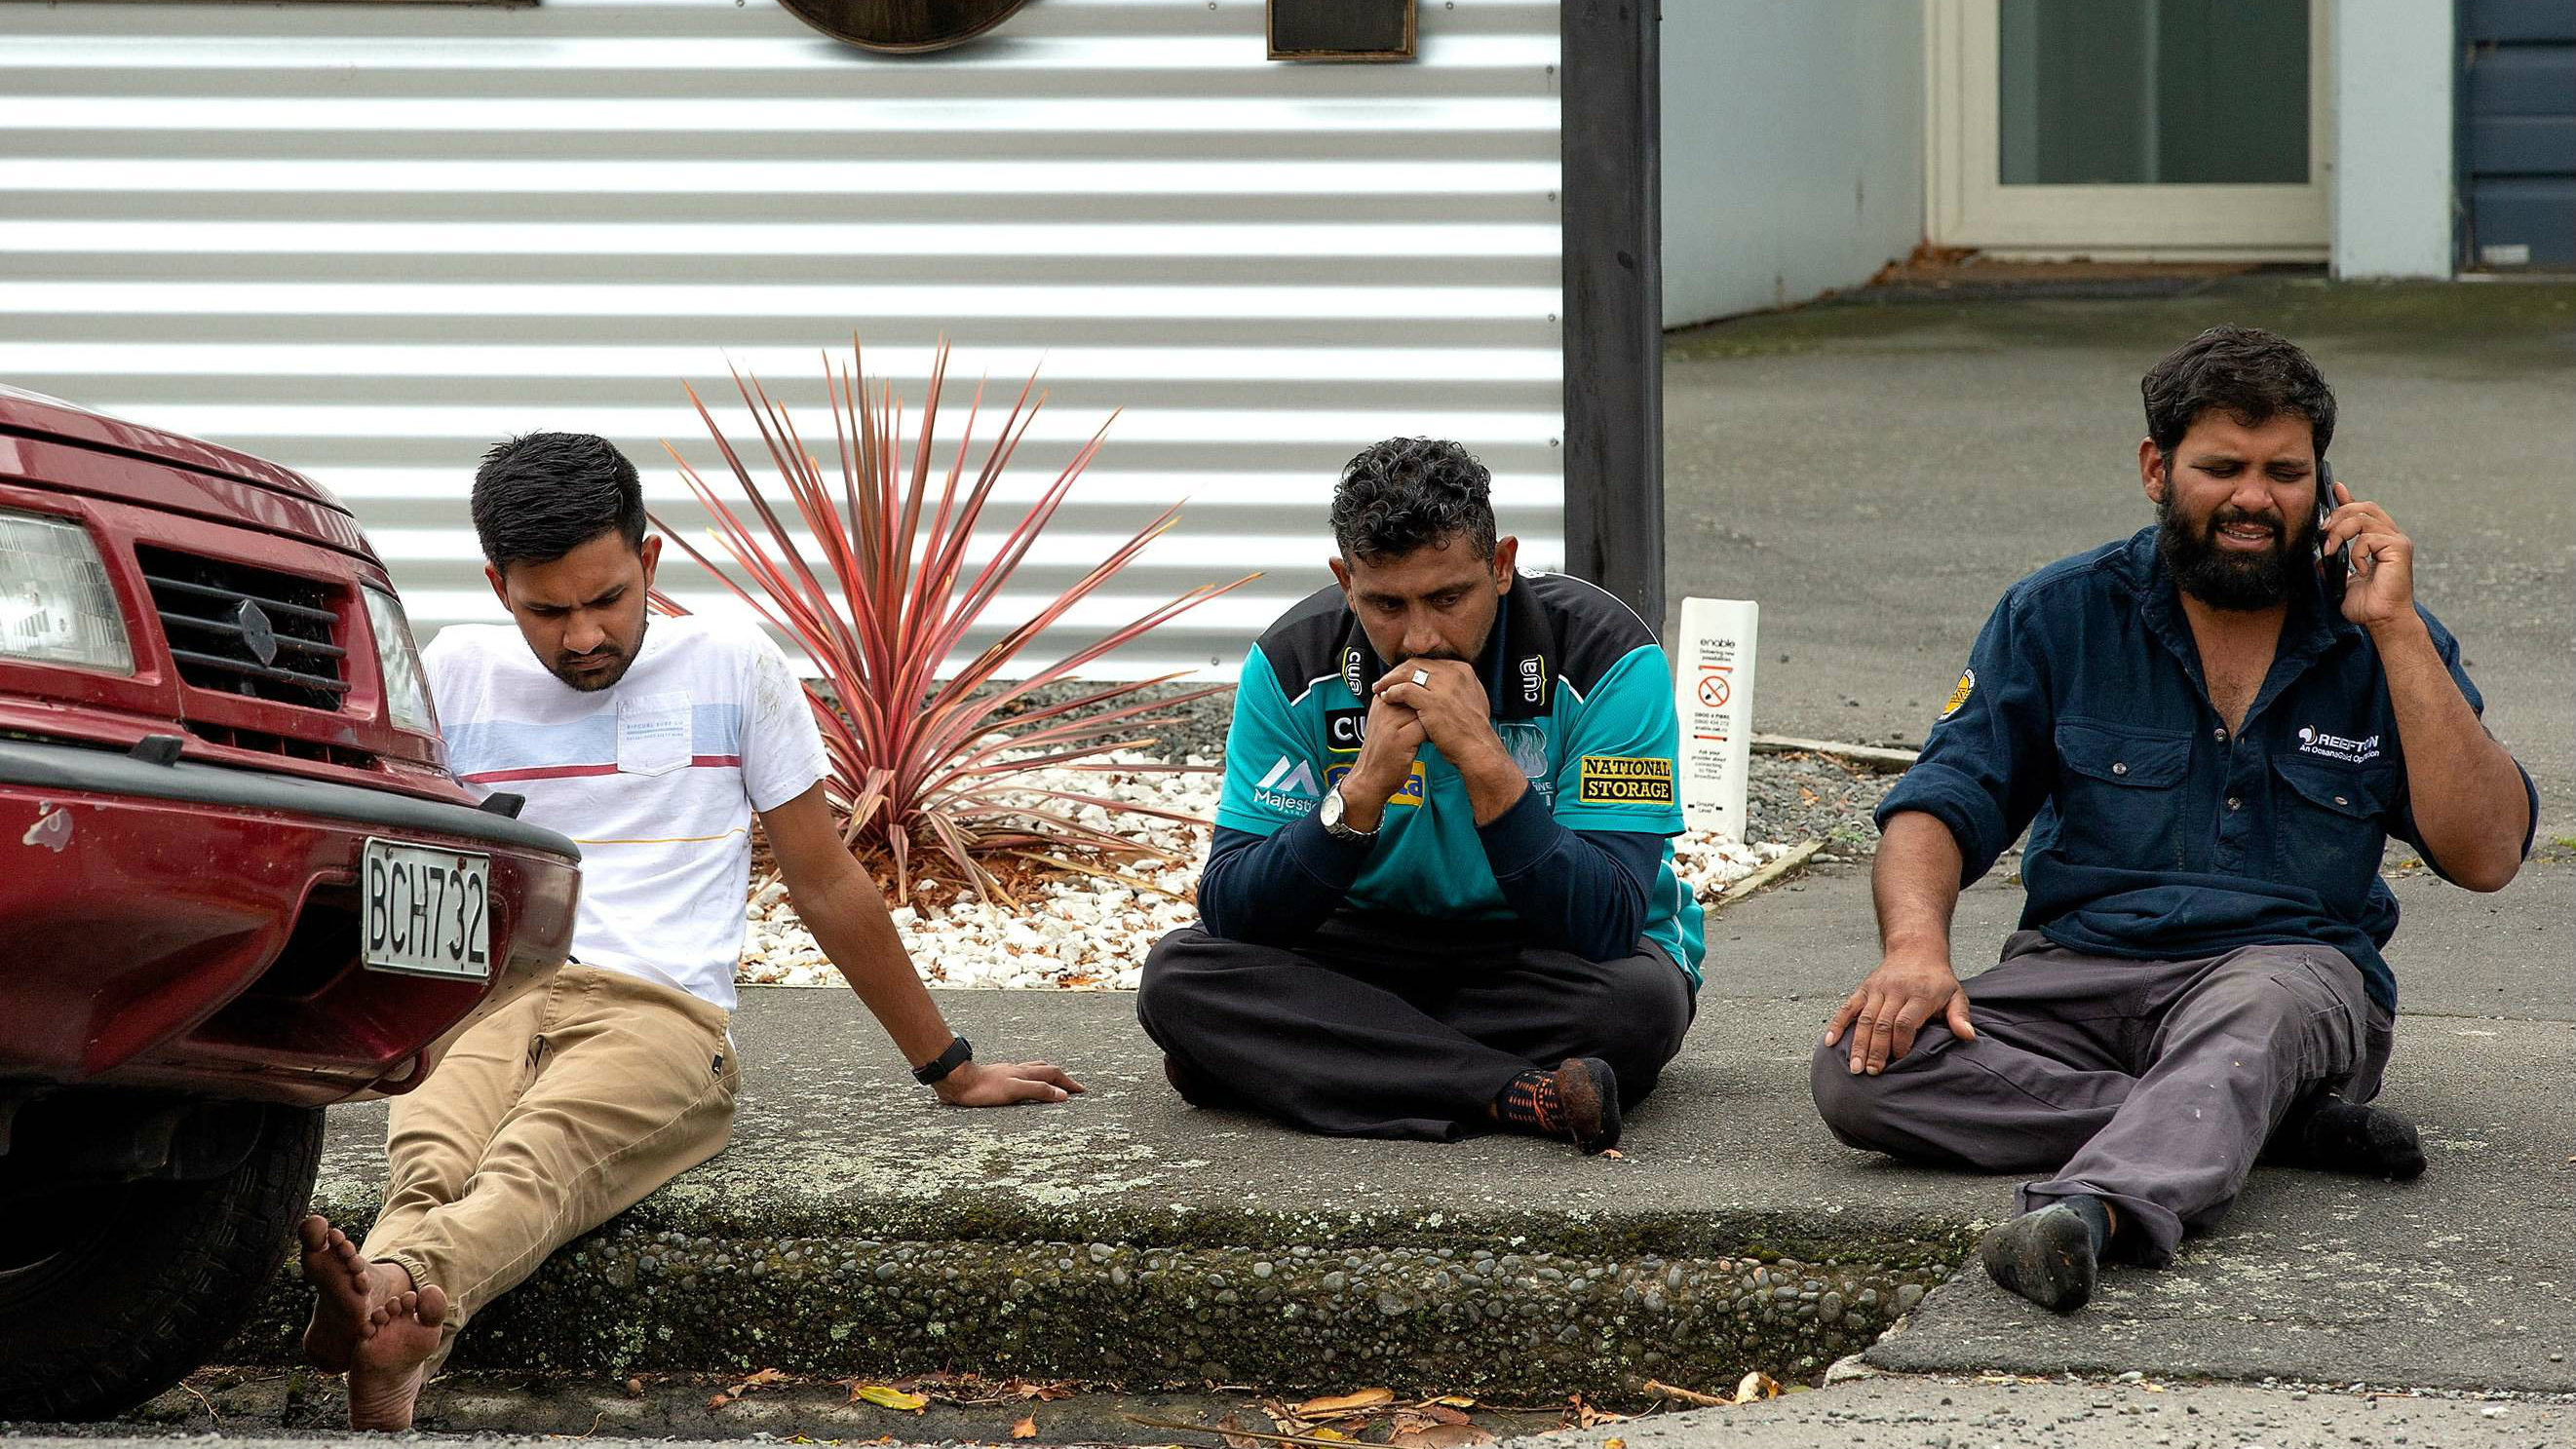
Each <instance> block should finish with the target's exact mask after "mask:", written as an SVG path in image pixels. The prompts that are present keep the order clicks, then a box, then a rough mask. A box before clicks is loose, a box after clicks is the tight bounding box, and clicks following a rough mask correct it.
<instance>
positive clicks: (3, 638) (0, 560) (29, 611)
mask: <svg viewBox="0 0 2576 1449" xmlns="http://www.w3.org/2000/svg"><path fill="white" fill-rule="evenodd" d="M0 658H7V659H24V660H30V661H32V662H34V663H37V664H72V665H78V666H79V667H81V668H84V669H105V670H109V671H112V672H114V673H117V674H132V673H133V672H134V649H133V646H132V645H130V644H129V643H127V642H126V637H125V612H124V610H122V609H120V608H118V607H117V603H116V589H115V588H114V586H112V585H110V584H109V583H108V581H107V567H106V565H104V564H102V563H100V562H99V558H98V545H96V544H94V543H92V542H90V537H89V531H88V530H87V529H85V528H82V527H81V526H80V525H79V524H77V523H75V522H73V521H71V520H70V519H67V518H55V517H51V516H49V515H46V514H41V513H17V512H9V511H0Z"/></svg>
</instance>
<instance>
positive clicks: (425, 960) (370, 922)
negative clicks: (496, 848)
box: [358, 840, 492, 981]
mask: <svg viewBox="0 0 2576 1449" xmlns="http://www.w3.org/2000/svg"><path fill="white" fill-rule="evenodd" d="M364 877H365V879H364V881H363V885H364V890H363V891H362V895H363V896H364V898H365V901H366V908H365V910H364V911H363V912H361V913H360V922H359V931H360V934H359V952H358V959H359V961H360V962H361V963H363V964H364V965H366V966H367V967H368V968H370V969H371V970H376V971H396V972H401V973H403V974H405V975H411V976H461V977H465V978H467V979H469V980H473V981H482V980H486V979H488V978H489V977H490V976H491V975H492V858H491V857H490V856H487V855H470V854H467V853H465V852H463V851H455V850H439V849H435V848H433V847H430V846H425V845H402V844H398V843H397V842H394V841H391V840H369V841H368V842H367V849H366V856H365V867H364Z"/></svg>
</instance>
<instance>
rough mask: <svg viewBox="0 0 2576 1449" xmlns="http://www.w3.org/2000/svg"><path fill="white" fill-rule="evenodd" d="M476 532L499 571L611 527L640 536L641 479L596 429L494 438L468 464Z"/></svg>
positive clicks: (547, 556) (637, 544) (635, 541)
mask: <svg viewBox="0 0 2576 1449" xmlns="http://www.w3.org/2000/svg"><path fill="white" fill-rule="evenodd" d="M473 513H474V536H475V538H476V539H478V540H480V541H481V542H482V545H483V556H484V557H485V558H487V559H489V560H491V561H492V567H494V568H496V569H500V570H501V571H503V572H504V573H506V572H508V571H509V568H510V565H512V564H514V563H551V562H553V561H554V560H556V559H559V558H562V557H563V556H564V555H565V554H568V553H570V552H572V551H573V550H574V549H576V548H579V547H581V546H582V545H583V544H585V543H588V542H590V541H591V540H592V539H594V538H597V537H599V536H600V535H601V534H603V533H606V532H608V531H609V530H610V529H615V530H617V532H618V533H619V534H621V535H623V536H624V538H625V539H626V543H627V546H628V547H630V548H641V547H642V546H643V544H644V484H643V482H642V480H640V479H638V478H637V477H636V476H635V465H634V464H633V463H630V462H628V461H627V460H626V455H625V454H624V453H621V452H619V451H617V447H616V445H615V444H613V443H611V442H609V441H608V440H607V439H606V438H603V437H600V436H599V435H597V434H596V433H529V434H526V435H525V436H522V437H516V438H512V439H511V440H509V441H508V442H506V443H500V444H496V445H494V447H493V449H492V451H490V452H488V453H485V454H484V455H483V466H482V467H480V468H477V469H475V470H474V502H473Z"/></svg>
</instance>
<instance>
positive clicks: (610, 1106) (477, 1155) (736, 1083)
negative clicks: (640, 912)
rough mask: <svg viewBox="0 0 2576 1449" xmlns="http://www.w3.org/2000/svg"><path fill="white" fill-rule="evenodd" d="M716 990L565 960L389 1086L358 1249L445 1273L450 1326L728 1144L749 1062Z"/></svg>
mask: <svg viewBox="0 0 2576 1449" xmlns="http://www.w3.org/2000/svg"><path fill="white" fill-rule="evenodd" d="M726 1021H727V1016H726V1013H725V1012H724V1011H723V1010H722V1009H721V1008H719V1007H717V1006H714V1005H712V1004H711V1003H708V1002H705V1001H702V1000H700V999H698V998H697V997H695V996H691V995H690V994H688V993H687V992H685V991H680V990H677V989H675V988H673V987H669V986H664V985H660V984H658V983H655V982H650V981H645V980H642V979H640V978H637V977H633V976H628V975H625V974H623V973H620V972H615V971H608V970H603V969H601V968H598V967H595V966H583V965H579V964H576V963H567V964H566V965H565V966H564V967H563V969H562V970H561V971H560V972H558V973H557V974H556V976H555V978H554V980H553V982H552V983H551V984H550V985H548V986H546V987H545V988H543V989H541V990H534V991H530V992H528V993H527V994H526V995H524V996H522V997H521V998H520V999H518V1000H517V1001H514V1002H512V1003H511V1004H510V1005H508V1006H506V1007H504V1008H502V1009H501V1010H500V1011H497V1012H495V1013H493V1014H492V1015H491V1016H490V1017H487V1018H486V1019H484V1020H483V1021H481V1022H479V1023H477V1024H476V1025H475V1026H474V1028H473V1029H472V1030H470V1031H468V1032H467V1033H466V1034H465V1035H464V1036H462V1037H459V1038H458V1039H457V1041H456V1044H455V1045H454V1047H452V1048H451V1049H450V1050H449V1052H448V1054H447V1057H446V1059H445V1060H443V1061H441V1062H440V1063H439V1064H438V1066H437V1069H436V1070H434V1071H432V1072H431V1073H430V1075H429V1079H428V1080H427V1081H425V1082H423V1083H421V1085H420V1086H419V1088H418V1089H416V1090H414V1091H412V1092H410V1093H407V1094H405V1095H403V1096H400V1097H396V1098H394V1099H393V1117H392V1121H391V1123H390V1125H389V1126H388V1128H387V1131H386V1136H385V1155H386V1156H387V1158H389V1159H390V1161H391V1166H392V1172H391V1175H390V1177H389V1178H388V1180H387V1181H386V1184H385V1205H384V1210H383V1211H382V1212H380V1213H378V1214H377V1215H376V1223H375V1226H374V1227H373V1228H372V1229H370V1230H369V1231H368V1233H367V1241H366V1243H365V1245H364V1246H363V1247H362V1248H361V1249H360V1251H361V1252H362V1253H363V1254H364V1255H365V1256H366V1257H367V1259H368V1260H369V1261H371V1262H377V1261H382V1262H392V1263H398V1264H400V1265H401V1266H402V1268H403V1270H404V1271H406V1272H408V1273H410V1274H411V1277H412V1281H413V1282H414V1283H418V1284H430V1283H435V1284H437V1285H439V1286H440V1287H442V1288H445V1289H446V1290H447V1294H448V1302H449V1303H450V1305H452V1306H451V1307H450V1308H449V1310H448V1314H447V1332H446V1334H445V1335H444V1336H443V1337H442V1339H441V1341H440V1343H439V1348H438V1353H437V1355H436V1357H434V1358H433V1359H432V1360H431V1361H430V1367H431V1369H432V1371H433V1372H434V1371H435V1370H436V1369H437V1367H438V1365H439V1364H441V1363H443V1362H445V1361H446V1358H447V1355H448V1353H449V1351H450V1350H451V1349H453V1348H454V1347H455V1344H456V1332H457V1330H458V1329H460V1328H462V1327H463V1326H464V1325H465V1322H466V1320H468V1319H469V1318H471V1317H473V1316H474V1314H475V1313H476V1312H478V1311H480V1310H481V1309H482V1308H483V1306H484V1305H486V1304H488V1303H490V1302H491V1301H492V1300H493V1299H495V1298H497V1297H499V1296H500V1295H501V1294H503V1293H505V1292H508V1291H509V1290H510V1289H511V1288H513V1287H515V1286H516V1285H517V1284H518V1283H519V1282H520V1281H521V1280H522V1279H524V1278H526V1277H527V1276H528V1275H529V1274H530V1273H533V1272H535V1271H536V1270H537V1266H538V1265H539V1264H541V1263H543V1262H544V1261H545V1260H546V1256H547V1255H548V1254H550V1253H552V1252H554V1250H556V1249H557V1248H560V1247H562V1246H563V1245H564V1244H566V1243H569V1242H571V1241H572V1240H573V1239H574V1238H577V1237H579V1236H581V1235H582V1234H583V1233H586V1232H588V1231H589V1230H591V1229H592V1228H595V1227H597V1226H599V1225H600V1224H601V1223H604V1222H606V1221H608V1220H609V1219H610V1218H612V1217H615V1216H616V1215H617V1214H619V1213H621V1212H624V1211H625V1210H626V1209H628V1208H630V1207H633V1206H634V1205H635V1204H636V1203H638V1202H641V1201H642V1200H643V1199H644V1198H645V1197H647V1196H649V1195H650V1194H651V1193H652V1192H653V1191H654V1189H656V1188H658V1187H660V1186H661V1185H662V1184H664V1183H666V1182H669V1181H670V1180H671V1179H672V1178H674V1177H677V1176H679V1175H680V1174H681V1173H683V1172H685V1171H687V1170H688V1169H690V1168H692V1167H695V1166H697V1165H698V1164H699V1163H701V1162H704V1161H706V1160H707V1159H708V1158H710V1157H713V1156H715V1155H716V1154H717V1153H718V1152H721V1151H723V1150H724V1146H725V1141H726V1138H727V1137H728V1135H729V1134H730V1133H731V1132H732V1129H733V1114H734V1095H735V1093H736V1091H737V1090H738V1089H739V1088H740V1086H741V1082H742V1078H741V1072H740V1068H739V1067H738V1066H737V1064H736V1063H735V1061H734V1059H733V1047H732V1044H731V1042H730V1041H729V1040H728V1039H727V1037H726V1035H725V1026H726Z"/></svg>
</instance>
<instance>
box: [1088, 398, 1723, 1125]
mask: <svg viewBox="0 0 2576 1449" xmlns="http://www.w3.org/2000/svg"><path fill="white" fill-rule="evenodd" d="M1333 534H1334V538H1335V541H1336V542H1337V543H1338V545H1339V549H1340V553H1339V557H1337V558H1335V559H1333V560H1332V571H1333V578H1334V584H1333V586H1332V587H1328V588H1325V589H1322V590H1320V591H1318V592H1317V593H1316V594H1314V595H1313V596H1312V597H1310V598H1308V599H1306V600H1305V601H1304V602H1302V603H1300V604H1298V605H1297V606H1296V607H1295V608H1292V609H1290V610H1289V611H1288V612H1287V613H1286V614H1285V615H1283V616H1281V617H1280V619H1279V621H1278V622H1277V623H1276V624H1274V625H1272V626H1271V628H1270V630H1269V632H1267V633H1265V634H1264V635H1262V637H1261V640H1260V642H1259V643H1258V644H1257V645H1256V646H1255V647H1254V648H1253V650H1252V652H1251V654H1250V655H1249V657H1247V658H1246V659H1245V660H1244V665H1243V676H1242V684H1241V687H1240V689H1239V690H1238V691H1237V693H1236V696H1235V709H1234V724H1233V728H1232V731H1231V733H1230V734H1229V736H1228V738H1227V741H1226V777H1225V793H1224V799H1223V801H1222V803H1221V804H1220V805H1219V807H1218V811H1217V822H1216V823H1217V830H1216V837H1215V841H1214V844H1213V846H1212V848H1211V850H1210V853H1209V859H1208V864H1207V870H1206V873H1205V875H1204V876H1203V877H1202V878H1201V880H1200V884H1199V911H1200V915H1201V917H1202V919H1203V921H1204V923H1205V925H1204V928H1203V929H1192V930H1183V931H1177V932H1175V933H1173V934H1172V935H1171V936H1168V937H1166V938H1165V939H1164V940H1163V941H1161V942H1160V943H1158V944H1157V945H1156V946H1155V948H1154V952H1153V954H1152V956H1151V957H1150V958H1148V960H1147V961H1146V963H1145V972H1144V982H1143V986H1142V989H1141V991H1140V992H1139V994H1138V998H1137V1016H1138V1018H1139V1019H1140V1020H1141V1021H1142V1022H1143V1024H1144V1027H1145V1030H1146V1031H1147V1033H1148V1034H1149V1035H1151V1036H1152V1037H1153V1038H1154V1040H1155V1042H1156V1043H1157V1044H1159V1045H1160V1046H1161V1047H1162V1048H1163V1051H1164V1053H1165V1067H1166V1071H1167V1072H1168V1073H1169V1075H1170V1076H1171V1079H1172V1083H1173V1085H1174V1086H1175V1087H1176V1088H1178V1089H1179V1090H1180V1092H1181V1093H1182V1095H1183V1096H1185V1097H1187V1098H1188V1099H1190V1100H1191V1101H1193V1102H1196V1103H1199V1104H1201V1105H1208V1106H1214V1105H1225V1106H1234V1107H1243V1108H1248V1109H1251V1110H1256V1111H1261V1112H1266V1113H1268V1114H1270V1115H1272V1116H1275V1117H1278V1118H1280V1119H1281V1120H1283V1121H1285V1122H1288V1123H1290V1124H1291V1125H1294V1126H1298V1127H1302V1128H1305V1129H1307V1130H1309V1131H1314V1132H1323V1133H1332V1134H1338V1135H1346V1136H1365V1137H1405V1138H1428V1139H1447V1138H1452V1137H1457V1136H1461V1135H1465V1134H1468V1133H1472V1132H1478V1131H1490V1130H1494V1129H1495V1128H1498V1127H1499V1128H1503V1129H1508V1130H1518V1131H1526V1132H1531V1133H1536V1134H1539V1135H1544V1136H1553V1137H1558V1138H1562V1139H1564V1140H1566V1141H1569V1142H1572V1143H1573V1144H1575V1145H1576V1146H1577V1147H1579V1148H1581V1149H1583V1150H1585V1151H1587V1152H1597V1151H1600V1150H1602V1149H1603V1148H1606V1147H1609V1146H1611V1145H1612V1144H1614V1143H1616V1142H1617V1141H1618V1138H1619V1123H1620V1113H1621V1111H1622V1109H1623V1108H1626V1107H1633V1106H1634V1105H1635V1104H1636V1103H1637V1102H1638V1101H1639V1100H1641V1099H1642V1098H1644V1096H1645V1095H1646V1094H1647V1093H1648V1092H1649V1091H1652V1090H1653V1088H1654V1085H1655V1080H1656V1077H1657V1075H1658V1074H1659V1073H1660V1072H1661V1070H1662V1068H1663V1066H1664V1064H1665V1063H1666V1062H1668V1061H1670V1060H1671V1059H1672V1056H1673V1054H1674V1052H1675V1051H1677V1050H1678V1049H1679V1048H1680V1045H1681V1038H1682V1033H1683V1031H1684V1030H1685V1029H1687V1028H1688V1026H1689V1025H1690V1020H1691V1013H1692V1009H1693V997H1694V993H1695V992H1696V990H1697V988H1698V984H1699V962H1700V955H1701V941H1700V909H1699V905H1698V903H1697V902H1696V901H1694V900H1693V899H1692V897H1691V893H1690V891H1689V889H1688V888H1687V887H1686V886H1684V885H1683V884H1682V883H1681V882H1680V880H1679V879H1678V878H1677V877H1676V876H1675V874H1674V871H1673V852H1672V839H1671V838H1672V837H1673V836H1675V835H1678V834H1680V833H1681V829H1682V817H1681V809H1680V805H1679V803H1678V801H1677V799H1676V795H1675V776H1676V765H1677V761H1676V759H1675V754H1676V751H1677V748H1678V745H1679V725H1678V722H1677V720H1676V718H1675V715H1674V711H1673V686H1672V676H1671V673H1670V670H1669V668H1668V666H1667V665H1666V663H1665V660H1664V655H1663V651H1662V649H1661V648H1660V647H1658V645H1657V643H1656V640H1655V636H1654V633H1653V631H1652V630H1650V629H1648V628H1647V627H1646V625H1645V623H1644V621H1643V620H1641V619H1639V618H1638V617H1637V615H1636V614H1635V613H1634V612H1633V611H1631V610H1630V609H1629V608H1628V607H1627V606H1626V605H1624V604H1622V603H1620V602H1619V601H1618V600H1617V599H1616V598H1614V597H1612V596H1611V595H1609V594H1607V593H1604V592H1603V591H1602V590H1600V589H1598V588H1595V587H1593V586H1592V585H1591V584H1588V583H1585V582H1583V581H1582V580H1579V579H1575V578H1570V577H1567V576H1565V575H1561V574H1547V575H1521V574H1518V573H1516V572H1515V570H1514V567H1513V565H1514V560H1515V557H1516V555H1517V552H1518V546H1517V540H1514V539H1511V538H1498V537H1497V536H1496V530H1495V523H1494V513H1493V506H1492V503H1491V501H1490V480H1489V478H1488V475H1487V473H1486V471H1485V468H1484V466H1483V465H1482V464H1480V463H1478V462H1477V461H1476V460H1475V458H1473V457H1472V456H1470V455H1469V454H1468V453H1467V452H1466V450H1465V449H1463V448H1461V447H1459V446H1458V445H1457V444H1455V443H1449V442H1435V441H1431V440H1428V439H1421V438H1396V439H1390V440H1388V441H1386V442H1383V443H1380V444H1378V445H1376V446H1375V447H1372V448H1370V449H1368V450H1367V451H1366V452H1363V453H1361V454H1360V455H1359V456H1358V457H1356V458H1354V459H1352V460H1351V462H1350V464H1349V465H1348V466H1347V467H1346V468H1345V469H1344V471H1343V475H1342V480H1341V483H1340V485H1339V486H1338V488H1337V489H1336V491H1335V495H1334V500H1333Z"/></svg>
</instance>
